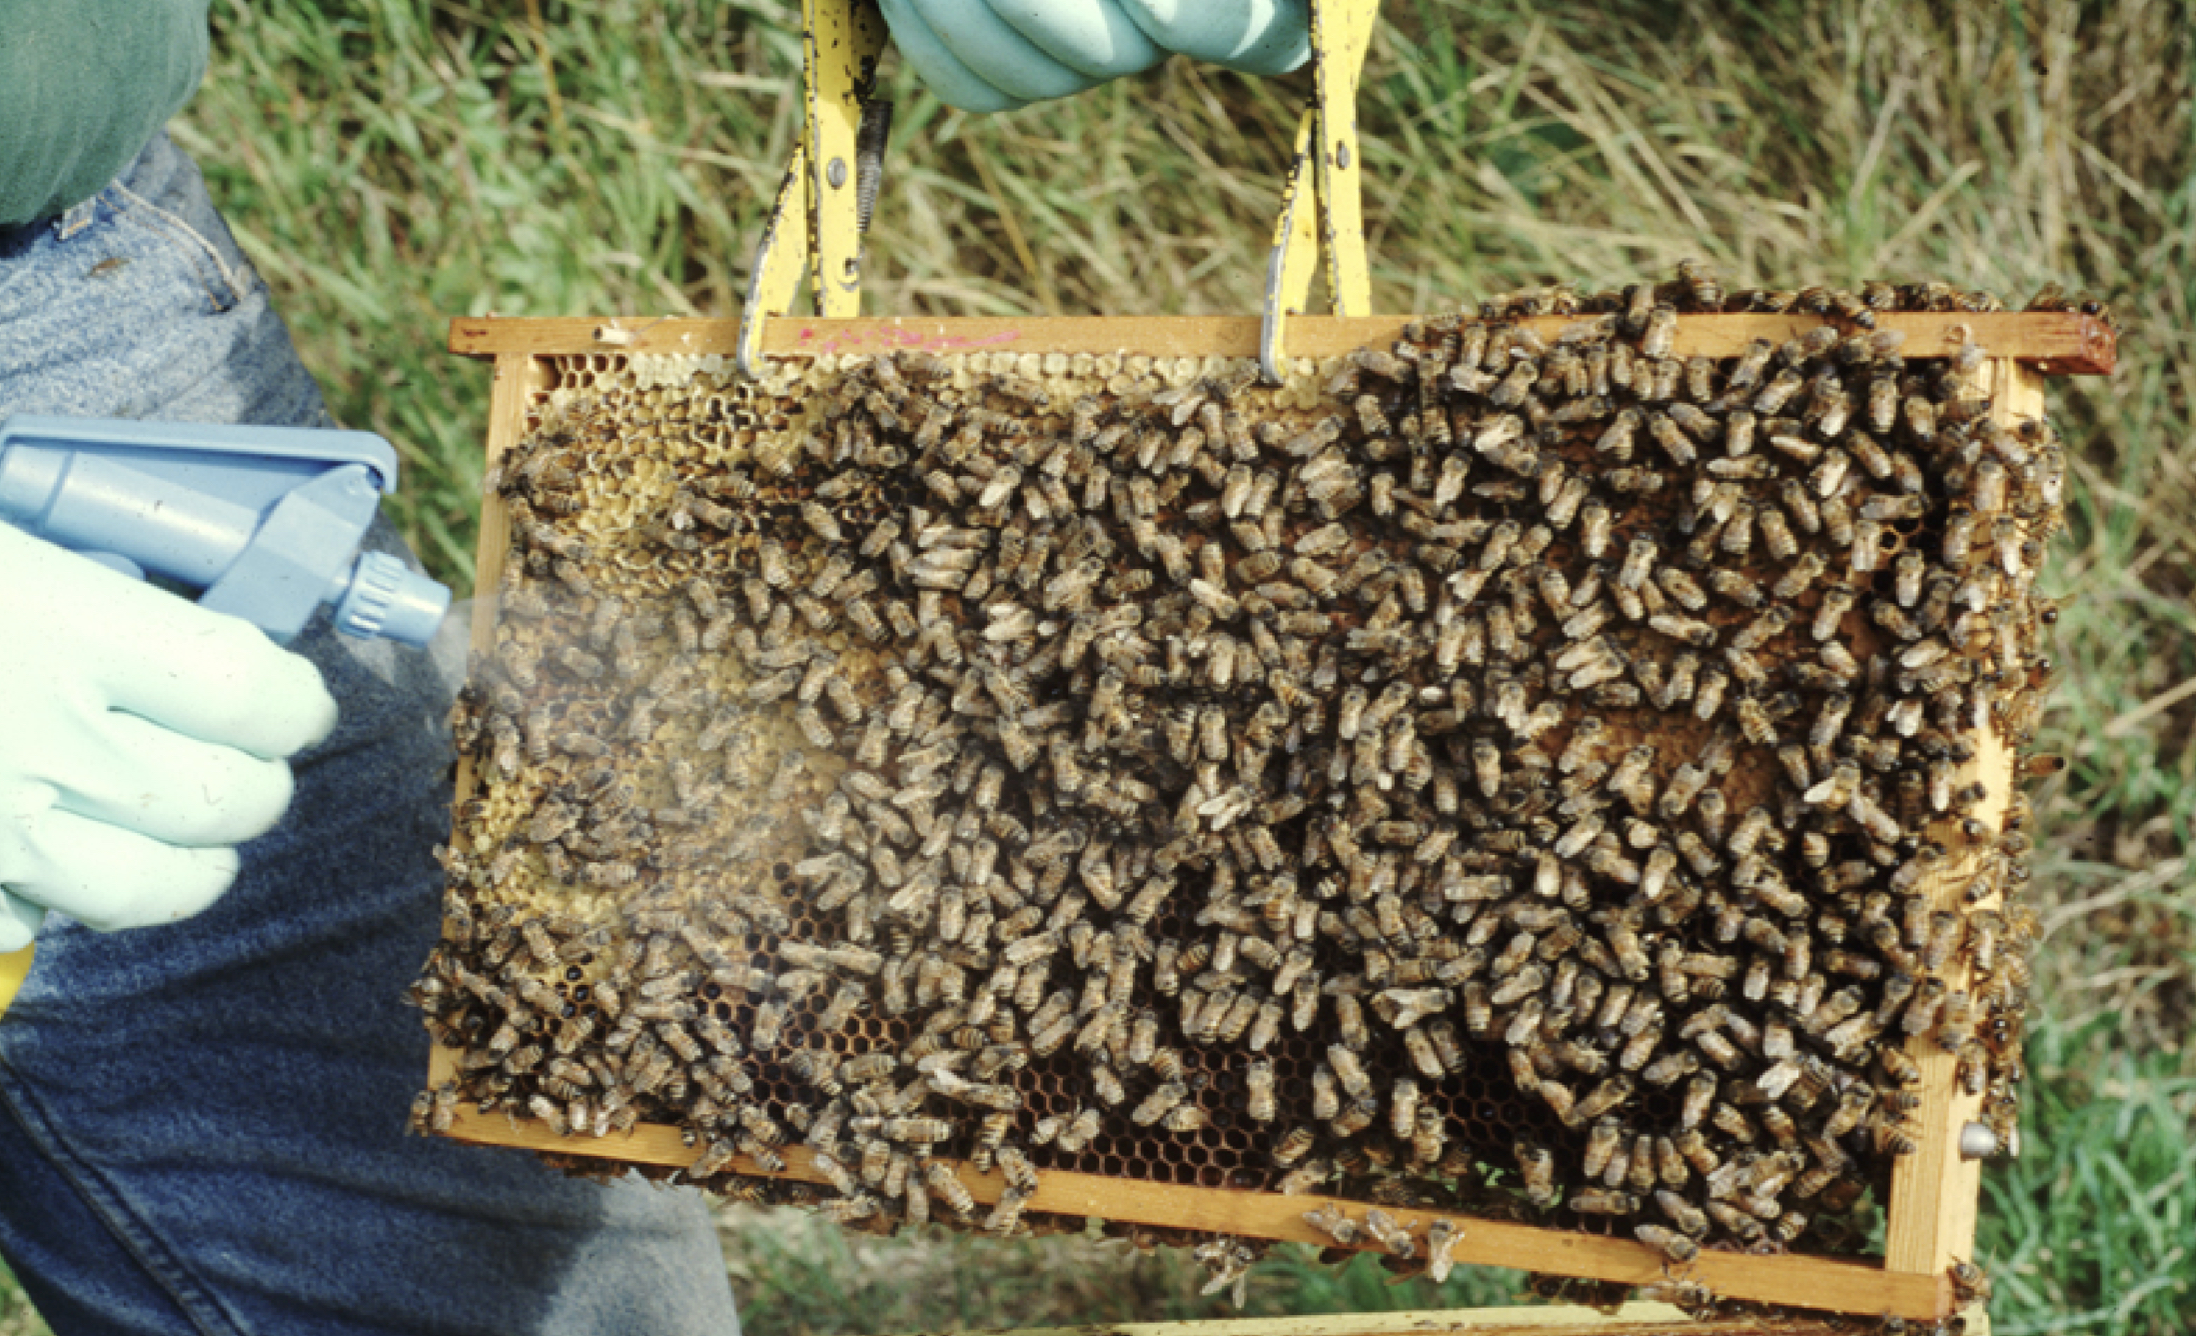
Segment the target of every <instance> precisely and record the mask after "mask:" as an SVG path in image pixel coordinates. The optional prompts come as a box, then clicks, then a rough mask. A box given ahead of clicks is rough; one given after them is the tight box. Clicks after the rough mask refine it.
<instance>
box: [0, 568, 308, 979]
mask: <svg viewBox="0 0 2196 1336" xmlns="http://www.w3.org/2000/svg"><path fill="white" fill-rule="evenodd" d="M0 627H5V628H6V634H5V636H4V637H0V702H5V705H4V707H0V952H9V951H15V950H19V949H21V948H22V947H24V946H26V945H28V944H29V943H30V941H31V939H32V937H33V936H34V935H35V934H36V933H37V931H38V927H39V924H40V923H41V922H42V921H43V920H44V918H45V915H46V911H48V910H58V911H60V912H61V913H64V914H67V915H69V916H70V917H72V918H75V919H77V920H78V921H80V922H82V923H84V924H85V925H86V926H88V927H92V928H97V929H100V930H102V931H104V930H111V929H115V928H135V927H145V926H149V925H152V924H157V923H171V922H174V921H175V920H177V919H184V918H189V917H190V916H191V915H193V914H195V913H197V912H198V911H199V910H201V909H204V908H205V907H206V906H207V905H209V904H211V903H213V901H214V900H215V899H216V898H217V897H219V896H220V894H221V893H222V892H223V891H225V890H227V889H228V888H229V884H230V883H231V882H232V881H234V880H235V879H236V870H237V857H236V850H235V848H234V847H233V846H235V845H237V844H239V843H242V842H243V841H245V840H248V839H251V838H253V837H254V836H257V835H261V834H264V833H265V832H266V831H267V830H269V829H270V828H272V827H273V825H274V824H275V822H276V821H278V820H280V819H281V817H282V813H283V811H284V809H286V808H287V807H288V806H289V805H290V792H291V778H290V768H289V766H288V765H286V764H284V761H283V758H286V757H288V756H290V755H292V754H294V753H295V752H297V751H299V750H301V749H302V748H305V747H308V746H311V745H312V744H313V743H315V742H318V741H319V740H320V739H322V738H324V737H326V736H327V735H328V731H329V730H330V729H331V728H333V727H334V726H335V718H336V705H335V701H334V699H333V698H332V697H330V696H329V694H328V690H327V688H326V687H325V686H324V685H322V683H321V680H320V673H319V670H317V669H315V668H314V667H313V665H312V664H311V663H310V662H308V661H307V660H305V659H304V658H301V657H300V656H298V655H295V654H292V653H290V652H289V651H287V650H284V649H282V648H280V647H279V646H277V645H276V644H275V643H274V642H273V641H271V640H269V639H267V637H266V635H265V634H264V633H262V632H261V631H260V630H259V629H258V628H257V627H254V626H252V625H251V624H249V623H247V622H244V621H242V620H240V619H238V618H235V617H230V616H225V615H223V614H220V613H213V612H206V611H204V610H202V609H200V608H198V607H196V606H195V605H193V604H191V603H188V602H186V601H184V600H183V599H181V598H178V597H176V596H175V595H173V594H169V593H166V592H164V591H162V590H159V589H156V588H154V587H153V586H151V585H148V584H144V583H141V582H139V581H136V580H132V579H130V578H128V577H127V576H124V575H120V574H117V573H116V572H114V571H111V570H108V569H106V568H105V567H103V566H100V565H99V564H97V563H96V562H93V561H90V560H88V559H87V558H84V557H81V556H78V555H77V554H75V553H73V552H67V551H64V550H62V549H61V548H58V547H55V546H54V545H52V544H51V543H47V542H44V541H42V540H40V539H37V538H32V537H30V536H28V535H26V534H24V533H22V532H20V531H19V530H16V529H12V528H9V527H8V526H6V525H0Z"/></svg>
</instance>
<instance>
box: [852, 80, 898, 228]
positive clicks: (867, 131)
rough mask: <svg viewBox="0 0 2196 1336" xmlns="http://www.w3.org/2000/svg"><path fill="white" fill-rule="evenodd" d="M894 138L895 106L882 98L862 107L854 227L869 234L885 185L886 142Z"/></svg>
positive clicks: (856, 140) (857, 140) (856, 134)
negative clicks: (878, 197)
mask: <svg viewBox="0 0 2196 1336" xmlns="http://www.w3.org/2000/svg"><path fill="white" fill-rule="evenodd" d="M891 135H892V104H891V103H890V102H887V101H885V100H883V99H882V98H872V99H870V100H868V101H866V102H864V103H862V125H861V128H860V129H859V130H856V131H855V132H854V217H855V227H856V229H857V230H859V231H861V232H864V233H866V232H868V231H869V216H870V214H871V213H873V212H875V211H876V208H877V189H878V187H879V186H880V185H882V184H883V182H884V152H885V140H887V139H888V138H890V137H891Z"/></svg>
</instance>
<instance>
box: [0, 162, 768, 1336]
mask: <svg viewBox="0 0 2196 1336" xmlns="http://www.w3.org/2000/svg"><path fill="white" fill-rule="evenodd" d="M14 412H38V413H63V414H77V415H83V416H100V417H126V416H144V417H161V418H169V419H190V420H198V421H216V422H243V423H288V424H297V425H326V424H327V423H328V415H327V412H326V410H325V409H324V408H323V406H322V403H321V398H320V392H319V389H318V387H316V386H315V385H314V383H313V380H312V377H311V376H310V375H309V374H308V373H307V372H306V370H305V369H304V367H303V366H302V365H301V364H300V363H299V362H298V360H297V355H296V353H295V351H294V350H293V349H292V348H291V345H290V338H289V333H288V331H287V330H286V329H285V328H284V327H283V324H282V321H281V319H280V318H279V317H278V316H276V315H275V313H274V312H273V311H272V310H271V309H270V307H269V305H268V301H267V292H266V288H265V286H264V285H263V284H262V283H261V281H260V279H259V277H258V275H257V274H256V273H254V272H253V270H252V267H251V265H250V264H249V263H248V262H247V261H246V260H245V259H244V257H243V255H242V254H241V253H240V252H239V251H238V250H237V247H236V243H235V241H234V240H233V239H232V238H231V237H230V235H229V231H228V229H227V228H226V227H225V226H223V224H222V222H221V220H220V218H219V216H218V215H217V214H216V213H215V212H214V210H213V207H212V205H211V204H210V203H209V202H208V200H207V198H206V191H205V185H204V182H203V181H202V180H201V178H200V176H199V173H198V169H197V167H196V166H195V165H193V164H192V163H191V161H190V160H189V159H188V158H187V157H185V156H184V154H183V153H182V152H181V151H179V150H178V149H176V148H175V147H174V146H173V145H172V144H170V143H169V142H168V140H167V139H166V137H165V136H162V137H160V138H157V139H155V140H154V141H153V143H152V144H151V145H150V146H149V147H148V148H147V149H146V150H145V152H144V154H143V155H142V156H140V157H139V159H138V160H137V162H136V163H135V164H133V165H132V166H131V168H130V169H129V170H128V171H127V172H125V173H124V174H123V175H122V176H121V177H120V178H119V179H118V180H117V181H116V182H115V183H114V184H113V185H111V186H110V187H108V188H107V189H106V190H105V191H104V192H102V193H101V194H100V195H99V196H97V197H96V198H94V199H92V200H90V201H88V202H86V203H85V204H83V205H80V206H78V207H77V208H75V209H72V210H71V211H70V212H69V213H68V214H66V215H65V216H63V217H62V218H61V219H59V220H57V221H49V222H46V223H41V224H36V225H33V226H30V227H23V228H15V229H0V417H4V416H6V415H7V414H9V413H14ZM372 542H373V543H374V544H375V545H377V546H380V547H382V548H383V549H385V550H392V551H402V550H403V545H402V543H401V541H400V540H398V539H397V537H396V536H395V534H394V533H392V532H390V531H389V530H388V528H387V526H386V524H384V525H381V526H379V527H377V529H376V532H375V534H374V536H373V539H372ZM6 631H7V633H8V634H11V635H26V634H28V635H35V634H36V633H37V628H36V627H21V626H16V627H8V628H6ZM293 647H294V648H295V649H296V650H297V651H298V652H300V653H302V654H304V655H306V656H307V657H309V658H310V659H311V660H312V661H313V662H314V663H315V664H316V665H318V666H319V668H320V671H321V673H322V674H323V676H324V677H325V678H326V679H327V683H328V687H329V689H330V690H331V691H332V692H333V693H334V695H335V698H336V700H337V701H338V702H339V703H340V704H341V706H342V720H341V722H340V723H339V724H338V726H337V728H336V730H335V732H334V734H333V735H332V736H330V737H329V738H328V740H327V741H326V742H324V743H322V744H321V745H319V746H318V747H315V748H313V749H312V750H311V751H309V752H306V753H304V754H302V755H300V756H299V757H298V758H297V760H296V762H295V770H296V775H297V796H296V799H295V801H294V803H293V804H292V806H291V809H290V812H289V814H288V816H287V817H286V818H285V819H284V821H283V823H282V825H281V826H280V827H278V828H277V829H276V830H275V831H274V832H272V833H271V834H269V835H267V836H265V837H264V838H262V839H259V840H256V841H254V842H252V843H251V844H249V845H247V846H245V848H244V850H243V871H242V873H241V875H240V876H239V878H238V880H237V882H236V885H235V887H234V889H232V890H231V891H230V892H229V893H228V894H227V895H226V896H224V897H223V898H222V899H221V900H220V901H218V902H217V903H216V904H215V905H214V906H213V907H212V908H211V909H209V910H207V911H206V912H205V913H204V914H201V915H200V916H199V917H197V918H195V919H191V920H189V921H186V922H184V923H180V924H176V925H173V926H168V927H160V928H146V929H141V930H138V931H134V932H121V933H113V934H97V933H92V932H89V931H87V930H85V929H84V928H82V927H80V926H78V925H76V924H74V923H72V922H69V921H67V920H65V919H63V918H62V917H61V916H59V915H55V916H53V917H52V918H50V919H49V920H48V923H47V926H46V928H45V930H44V932H43V933H42V935H41V936H40V938H39V940H38V959H37V965H36V967H35V968H34V969H33V970H32V972H31V976H30V979H29V980H28V982H27V983H26V984H25V986H24V989H23V991H22V993H21V995H20V996H19V997H18V998H17V999H16V1002H15V1005H14V1007H13V1008H12V1009H11V1010H10V1011H9V1012H8V1013H7V1015H6V1016H5V1018H0V1255H5V1257H6V1259H7V1262H8V1265H9V1266H10V1267H11V1268H13V1269H14V1271H15V1272H16V1274H17V1276H18V1277H19V1279H20V1280H21V1281H22V1283H23V1285H24V1287H25V1288H26V1289H27V1290H28V1291H29V1292H30V1295H31V1298H32V1300H33V1301H34V1302H35V1303H36V1304H37V1305H38V1308H39V1310H40V1312H41V1313H42V1314H43V1315H44V1316H45V1318H46V1320H47V1322H49V1323H50V1324H51V1325H52V1326H53V1327H54V1329H55V1330H56V1331H57V1332H61V1333H64V1336H66V1334H67V1333H75V1332H93V1331H97V1332H177V1331H192V1332H277V1331H279V1332H314V1333H321V1332H329V1333H332V1332H398V1331H403V1332H429V1331H433V1332H498V1333H504V1332H579V1331H617V1332H650V1333H669V1332H696V1333H700V1332H708V1333H714V1334H715V1336H735V1334H736V1333H737V1331H738V1320H737V1318H736V1316H735V1315H734V1311H733V1305H732V1295H731V1290H730V1287H729V1285H728V1283H727V1280H726V1276H725V1268H724V1264H723V1260H722V1256H721V1254H720V1252H719V1250H718V1245H717V1241H716V1236H715V1233H714V1231H713V1229H712V1226H711V1222H710V1218H709V1215H708V1213H707V1211H706V1209H705V1207H704V1205H703V1203H702V1201H701V1200H700V1198H699V1196H698V1194H696V1193H694V1192H693V1191H692V1190H691V1189H681V1190H678V1191H662V1190H658V1189H655V1188H653V1187H650V1186H649V1185H647V1184H645V1183H642V1182H640V1181H638V1180H636V1179H626V1180H623V1181H620V1182H616V1183H612V1184H609V1185H599V1184H595V1183H590V1182H584V1181H580V1180H573V1179H566V1178H563V1177H560V1176H559V1175H557V1174H555V1173H552V1172H551V1171H549V1170H546V1169H544V1168H542V1167H541V1166H540V1165H539V1164H537V1163H536V1162H535V1161H534V1160H533V1158H532V1157H531V1156H528V1155H526V1154H524V1153H522V1152H517V1151H506V1150H485V1149H477V1148H471V1147H465V1146H459V1145H456V1144H453V1143H450V1142H445V1141H440V1140H434V1139H422V1138H418V1137H410V1136H407V1135H406V1134H405V1122H406V1113H407V1111H408V1109H409V1107H410V1104H411V1099H412V1096H413V1094H414V1093H415V1092H416V1091H417V1090H419V1089H420V1087H421V1085H422V1084H423V1082H424V1079H425V1074H426V1070H427V1049H428V1041H427V1036H426V1033H425V1031H424V1030H423V1029H422V1028H421V1025H420V1021H419V1017H418V1015H417V1013H416V1012H414V1011H412V1010H411V1009H410V1008H409V1007H408V1006H407V1005H406V1004H405V1002H404V1001H403V997H402V994H403V991H404V988H405V985H406V984H407V983H409V982H410V981H411V980H412V978H413V977H414V975H415V973H416V972H417V970H418V968H419V965H420V962H421V961H422V960H423V959H424V958H425V956H426V954H427V950H428V947H429V946H430V944H431V943H432V940H433V938H434V936H435V934H436V931H437V929H438V926H439V922H440V913H439V910H438V904H439V894H440V874H439V872H438V871H437V869H436V867H435V864H434V862H433V859H432V857H431V856H430V851H431V850H432V848H433V846H434V844H435V842H436V840H437V839H438V838H440V837H441V836H442V834H443V832H444V831H445V830H446V829H447V826H448V810H449V801H450V795H449V778H448V775H449V770H450V765H451V759H452V758H451V752H450V747H449V744H448V741H447V739H446V737H445V731H444V723H443V716H444V711H445V709H446V707H447V704H448V701H449V697H450V692H451V689H452V685H453V684H452V683H450V682H449V681H447V680H446V679H445V678H444V677H443V676H442V675H441V674H439V673H438V672H437V671H436V670H435V668H434V666H433V663H432V662H431V661H430V659H429V657H428V656H427V655H424V654H421V653H418V652H416V651H411V650H404V649H400V648H397V647H394V646H392V645H390V644H388V643H387V642H382V641H376V642H370V643H368V642H359V641H355V640H351V639H349V638H347V637H341V636H337V635H335V634H333V633H332V632H331V631H330V630H329V629H328V626H327V619H326V616H325V614H323V615H322V617H321V618H320V620H319V621H318V622H317V623H315V625H314V626H312V627H311V628H309V629H308V630H307V631H306V633H305V634H304V635H302V636H300V637H299V638H298V640H297V641H296V643H295V645H294V646H293ZM5 711H6V706H5V703H4V702H0V727H5V726H6V715H5Z"/></svg>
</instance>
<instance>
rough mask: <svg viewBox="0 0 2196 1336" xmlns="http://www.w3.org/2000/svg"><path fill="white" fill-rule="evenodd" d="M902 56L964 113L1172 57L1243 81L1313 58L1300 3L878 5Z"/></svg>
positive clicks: (967, 0) (910, 1)
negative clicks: (1238, 73) (1237, 74)
mask: <svg viewBox="0 0 2196 1336" xmlns="http://www.w3.org/2000/svg"><path fill="white" fill-rule="evenodd" d="M882 3H883V7H884V15H885V22H886V23H887V24H888V25H889V26H890V27H891V29H892V37H893V40H894V42H896V43H897V44H898V46H899V48H900V54H901V55H902V56H904V57H905V58H906V59H907V62H908V63H909V64H910V65H913V66H914V67H915V71H916V73H917V74H919V75H921V76H922V80H923V84H924V86H925V87H927V88H929V89H930V91H931V92H932V93H934V94H936V95H937V97H938V99H939V100H940V101H942V102H944V103H946V104H947V105H948V106H953V107H959V108H960V109H961V110H963V111H975V112H988V111H1006V110H1010V109H1012V108H1014V107H1019V106H1024V105H1026V104H1028V103H1031V102H1037V101H1041V100H1043V99H1045V98H1052V97H1066V96H1068V95H1069V94H1071V93H1079V92H1082V91H1083V90H1084V89H1086V88H1090V87H1092V86H1094V85H1096V84H1100V83H1103V82H1105V81H1106V80H1108V79H1117V78H1119V77H1121V76H1122V75H1124V74H1134V73H1136V72H1137V71H1139V70H1146V69H1149V68H1151V67H1152V66H1153V65H1156V64H1158V63H1159V62H1160V61H1162V60H1164V59H1166V57H1167V56H1168V55H1169V54H1172V53H1175V52H1180V53H1181V54H1183V55H1187V56H1190V57H1192V58H1194V59H1197V60H1209V61H1212V62H1214V63H1216V64H1220V65H1226V66H1229V67H1230V68H1232V69H1238V70H1242V71H1243V72H1244V73H1246V74H1261V75H1273V74H1284V73H1286V72H1288V71H1289V70H1293V69H1295V68H1296V67H1297V66H1299V65H1301V64H1303V63H1304V62H1305V60H1307V59H1309V58H1310V56H1311V35H1310V11H1309V8H1308V0H882Z"/></svg>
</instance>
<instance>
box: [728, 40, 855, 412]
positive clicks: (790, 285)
mask: <svg viewBox="0 0 2196 1336" xmlns="http://www.w3.org/2000/svg"><path fill="white" fill-rule="evenodd" d="M801 23H802V31H801V47H802V59H801V66H802V74H801V96H802V102H803V110H804V114H803V116H802V121H801V141H800V143H799V144H798V145H796V146H795V147H794V150H793V160H792V162H791V163H789V164H788V165H787V167H786V172H785V182H784V184H782V185H780V186H779V187H778V198H777V203H776V204H775V205H773V206H772V208H771V210H770V219H769V221H768V222H767V223H766V224H765V225H764V227H763V237H762V244H761V245H760V246H758V247H757V248H756V251H755V267H754V271H753V273H752V274H751V275H750V277H749V279H748V289H747V303H746V305H745V306H744V307H743V308H742V309H741V311H740V338H739V350H738V360H739V367H740V372H741V374H743V375H747V376H754V375H757V374H759V373H760V372H761V370H762V336H763V322H764V321H765V320H767V319H769V318H770V317H771V316H776V315H787V314H790V313H791V312H792V309H793V298H794V297H795V296H796V295H797V294H798V293H799V292H800V288H801V279H802V278H803V277H804V276H805V277H807V278H808V279H809V280H810V287H811V290H812V291H813V292H814V293H815V302H816V314H818V315H821V316H852V315H860V314H861V310H862V228H863V226H864V225H865V224H867V222H868V221H869V220H868V210H867V208H866V207H865V205H866V202H867V201H868V200H869V199H870V198H871V197H872V196H871V191H873V190H874V188H875V187H874V176H873V172H874V164H869V165H868V166H867V168H866V169H865V161H864V160H865V159H866V158H869V157H871V156H874V155H876V154H881V152H882V148H883V146H882V144H881V143H864V142H862V141H863V140H865V139H868V138H870V136H865V135H864V134H863V126H864V114H865V112H867V113H870V119H869V124H870V125H872V126H876V125H878V124H879V121H878V120H877V119H876V115H875V113H876V110H877V109H878V108H882V107H883V105H884V104H882V103H878V104H874V106H873V105H872V104H871V103H870V102H869V91H870V87H871V84H872V83H873V81H874V79H875V77H876V72H877V58H878V57H879V56H880V55H881V54H883V52H884V44H885V37H886V31H885V21H884V15H883V13H881V12H880V11H879V10H878V8H877V4H876V0H801ZM878 137H880V138H881V135H879V136H878Z"/></svg>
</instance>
